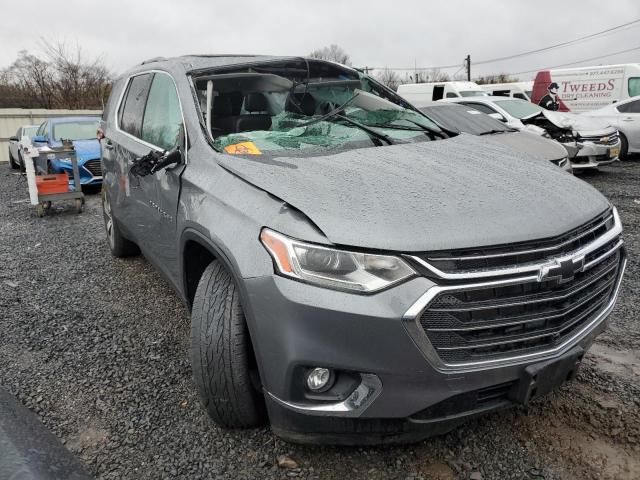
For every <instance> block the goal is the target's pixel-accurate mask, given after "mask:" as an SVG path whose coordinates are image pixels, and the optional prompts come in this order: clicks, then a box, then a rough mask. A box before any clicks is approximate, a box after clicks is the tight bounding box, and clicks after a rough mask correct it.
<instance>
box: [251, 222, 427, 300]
mask: <svg viewBox="0 0 640 480" xmlns="http://www.w3.org/2000/svg"><path fill="white" fill-rule="evenodd" d="M260 241H261V242H262V244H263V245H264V247H265V248H266V249H267V251H268V252H269V254H270V255H271V257H272V258H273V261H274V263H275V268H276V271H277V273H279V274H281V275H284V276H286V277H290V278H296V279H298V280H303V281H305V282H308V283H313V284H316V285H320V286H322V287H326V288H332V289H336V290H349V291H356V292H362V293H372V292H375V291H378V290H382V289H383V288H387V287H389V286H391V285H394V284H396V283H399V282H402V281H403V280H406V279H408V278H410V277H412V276H413V275H415V273H416V272H415V271H414V270H413V269H412V268H411V267H410V266H409V265H407V264H406V263H405V262H404V261H403V260H401V259H400V258H398V257H393V256H389V255H372V254H369V253H360V252H349V251H346V250H336V249H333V248H327V247H321V246H319V245H312V244H309V243H305V242H301V241H299V240H294V239H292V238H289V237H286V236H284V235H282V234H280V233H277V232H274V231H273V230H269V229H268V228H263V229H262V232H260Z"/></svg>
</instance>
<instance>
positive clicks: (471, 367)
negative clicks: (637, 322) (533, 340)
mask: <svg viewBox="0 0 640 480" xmlns="http://www.w3.org/2000/svg"><path fill="white" fill-rule="evenodd" d="M626 266H627V258H626V255H625V254H624V250H623V251H622V258H621V263H620V270H619V273H618V278H617V279H616V284H615V286H614V291H613V294H612V296H611V300H610V301H609V303H607V305H606V307H605V308H604V309H603V310H602V312H600V314H598V315H597V316H596V317H595V318H594V319H593V320H592V321H591V322H589V323H588V324H587V325H585V326H584V327H582V328H581V329H580V330H578V331H577V332H575V333H574V334H573V335H572V336H571V337H569V338H568V339H567V340H566V341H565V342H564V343H562V344H560V345H558V346H556V347H554V348H550V349H547V350H542V351H539V352H535V353H528V354H523V355H515V356H512V357H508V358H501V359H490V360H482V361H475V362H465V363H445V362H443V361H442V360H441V359H440V357H439V356H438V354H437V352H436V350H435V348H434V347H433V345H431V342H430V341H429V339H428V338H427V335H426V334H425V332H424V331H423V330H422V327H421V326H420V314H421V313H422V311H423V310H424V309H425V308H426V307H427V306H428V305H429V303H430V302H431V301H432V300H433V299H434V298H435V297H436V296H437V295H439V294H440V293H441V292H443V291H451V290H470V289H474V288H475V289H479V288H486V287H492V286H505V285H512V284H516V283H525V282H531V281H537V277H535V276H534V277H532V276H529V277H520V278H516V279H509V280H500V281H494V282H482V283H476V284H472V285H456V286H450V287H446V286H445V287H441V286H437V285H436V286H434V287H431V288H430V289H429V290H427V291H426V292H425V293H424V294H423V295H422V297H420V298H419V299H418V300H417V301H416V303H414V304H413V305H412V306H411V307H409V309H408V310H407V312H406V313H405V314H404V315H403V317H402V319H403V323H404V326H405V328H406V329H407V331H408V332H409V335H410V336H411V338H413V340H414V342H416V344H417V345H418V347H419V349H420V350H421V351H422V353H423V354H424V355H425V356H426V357H427V359H428V360H429V362H430V363H431V365H433V367H434V368H435V369H436V370H438V371H440V372H443V373H462V372H473V371H478V370H486V369H488V368H495V367H503V366H508V365H517V364H520V363H524V362H529V361H534V360H542V359H546V358H549V357H553V356H556V355H561V354H563V353H564V352H566V351H567V350H569V349H571V348H572V347H573V346H575V345H576V344H577V343H578V342H579V341H580V340H582V338H584V337H585V336H586V335H588V334H589V333H590V332H591V331H592V330H593V329H595V327H596V326H598V325H599V324H600V323H601V322H602V321H603V320H604V319H605V318H606V317H607V316H608V315H609V314H610V313H611V311H612V310H613V307H614V306H615V304H616V301H617V299H618V294H619V293H620V285H621V283H622V277H623V276H624V271H625V268H626Z"/></svg>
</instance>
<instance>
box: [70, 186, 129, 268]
mask: <svg viewBox="0 0 640 480" xmlns="http://www.w3.org/2000/svg"><path fill="white" fill-rule="evenodd" d="M78 204H80V208H79V211H78ZM76 211H78V213H80V212H81V211H82V200H79V199H78V200H76ZM102 217H103V218H104V228H105V230H106V233H107V243H108V244H109V250H111V255H113V256H114V257H118V258H123V257H132V256H134V255H139V254H140V249H139V248H138V246H137V245H136V244H135V243H133V242H132V241H131V240H127V239H126V238H124V237H123V236H122V233H121V232H120V227H118V221H117V220H116V218H115V217H114V216H113V212H112V211H111V202H110V201H109V197H108V194H107V192H106V190H104V189H103V190H102Z"/></svg>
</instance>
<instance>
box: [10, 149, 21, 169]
mask: <svg viewBox="0 0 640 480" xmlns="http://www.w3.org/2000/svg"><path fill="white" fill-rule="evenodd" d="M9 164H10V165H11V168H13V169H14V170H18V169H19V168H20V164H19V163H18V162H17V161H16V159H15V158H13V155H11V149H9Z"/></svg>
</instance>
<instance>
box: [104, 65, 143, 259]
mask: <svg viewBox="0 0 640 480" xmlns="http://www.w3.org/2000/svg"><path fill="white" fill-rule="evenodd" d="M152 80H153V73H142V74H138V75H135V76H133V77H131V78H129V79H128V81H127V84H126V86H125V90H124V93H123V95H122V98H121V100H120V104H119V106H118V109H117V112H116V114H115V118H114V128H108V129H107V130H106V131H105V138H104V139H103V141H102V148H103V152H104V153H103V162H104V163H105V169H106V170H107V171H108V172H109V174H111V172H114V173H115V178H110V179H109V184H110V188H109V195H110V200H111V208H112V211H113V214H114V216H115V218H116V219H117V220H118V222H119V224H120V226H121V228H122V229H123V230H124V231H125V233H126V234H127V235H128V236H130V237H133V238H132V240H134V241H135V242H136V243H139V244H140V247H141V248H142V249H143V250H144V248H145V246H144V245H143V244H142V243H141V240H142V239H143V238H144V237H145V232H146V231H147V230H148V229H149V228H150V226H149V222H150V221H151V218H150V213H151V210H150V208H149V205H148V202H147V200H146V197H147V196H148V194H149V193H148V192H147V191H146V190H147V189H148V186H147V185H146V183H145V182H143V181H141V180H140V178H138V177H136V176H135V175H133V174H131V167H132V166H133V164H134V161H135V160H136V159H137V158H140V157H142V156H143V155H146V154H147V153H149V151H150V150H151V149H152V148H153V147H151V146H149V145H145V144H144V143H143V142H142V141H141V139H140V136H141V135H142V133H141V132H142V119H143V116H144V109H145V107H146V104H147V96H148V95H149V88H150V87H151V81H152ZM111 164H112V165H111Z"/></svg>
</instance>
